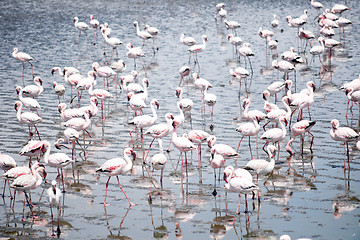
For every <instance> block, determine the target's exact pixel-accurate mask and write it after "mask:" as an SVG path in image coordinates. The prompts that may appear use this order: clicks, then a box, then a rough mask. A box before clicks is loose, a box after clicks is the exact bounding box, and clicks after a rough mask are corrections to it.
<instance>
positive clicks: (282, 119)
mask: <svg viewBox="0 0 360 240" xmlns="http://www.w3.org/2000/svg"><path fill="white" fill-rule="evenodd" d="M281 121H282V122H284V123H285V126H287V125H288V121H287V120H286V117H283V118H281Z"/></svg>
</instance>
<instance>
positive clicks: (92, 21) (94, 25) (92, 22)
mask: <svg viewBox="0 0 360 240" xmlns="http://www.w3.org/2000/svg"><path fill="white" fill-rule="evenodd" d="M89 23H90V26H91V27H92V29H93V32H94V45H96V38H95V37H96V29H97V28H98V27H99V25H100V23H99V21H98V20H97V19H94V16H93V15H90V22H89Z"/></svg>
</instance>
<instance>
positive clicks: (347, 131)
mask: <svg viewBox="0 0 360 240" xmlns="http://www.w3.org/2000/svg"><path fill="white" fill-rule="evenodd" d="M330 137H331V138H332V139H333V140H335V141H340V142H344V150H345V152H346V154H347V160H348V167H346V166H345V159H344V169H346V168H350V156H349V142H351V141H357V140H358V138H359V134H358V133H357V132H355V131H354V130H353V129H351V128H349V127H340V123H339V120H337V119H333V120H331V130H330Z"/></svg>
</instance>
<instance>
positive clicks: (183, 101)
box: [176, 87, 194, 121]
mask: <svg viewBox="0 0 360 240" xmlns="http://www.w3.org/2000/svg"><path fill="white" fill-rule="evenodd" d="M183 93H184V91H183V89H182V88H181V87H178V88H176V96H177V97H178V98H179V102H180V106H181V110H182V111H183V112H189V113H190V121H191V109H192V108H193V106H194V102H193V101H192V100H191V99H190V98H183Z"/></svg>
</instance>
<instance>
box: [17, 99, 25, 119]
mask: <svg viewBox="0 0 360 240" xmlns="http://www.w3.org/2000/svg"><path fill="white" fill-rule="evenodd" d="M23 108H24V105H23V104H22V102H20V104H19V108H18V110H17V113H16V117H17V119H18V120H19V121H20V120H21V113H22V110H23Z"/></svg>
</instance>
